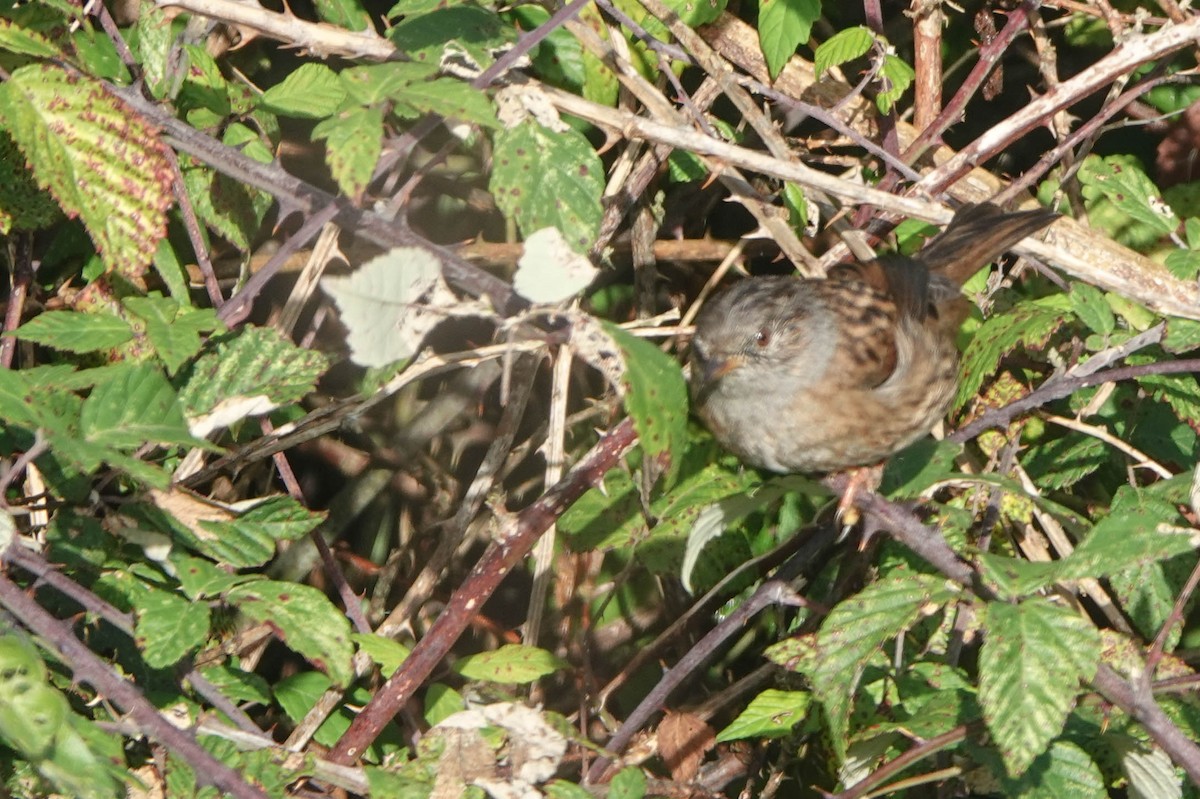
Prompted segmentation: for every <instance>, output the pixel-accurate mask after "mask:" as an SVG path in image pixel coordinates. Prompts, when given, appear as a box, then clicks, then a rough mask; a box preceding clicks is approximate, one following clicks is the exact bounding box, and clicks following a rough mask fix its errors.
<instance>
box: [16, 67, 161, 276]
mask: <svg viewBox="0 0 1200 799" xmlns="http://www.w3.org/2000/svg"><path fill="white" fill-rule="evenodd" d="M0 124H3V126H4V127H5V128H6V129H7V130H8V132H9V133H10V134H11V135H12V137H13V139H14V140H15V141H16V142H17V146H19V147H20V148H21V151H22V152H23V153H24V154H25V157H26V159H27V160H28V162H29V165H30V166H31V168H32V169H33V174H34V177H35V178H36V179H37V182H38V184H39V185H40V186H42V187H43V188H45V189H46V190H48V191H49V192H50V193H51V194H52V195H53V196H54V197H55V199H57V200H58V202H59V204H60V205H61V206H62V208H63V210H64V211H65V212H66V213H67V214H68V215H70V216H78V217H79V218H80V219H81V220H82V221H83V224H84V226H85V227H86V228H87V231H88V235H90V236H91V237H92V241H93V242H94V243H95V245H96V249H97V250H98V251H99V252H100V255H101V256H102V257H103V259H104V263H105V266H106V267H108V268H109V269H113V270H116V271H119V272H121V273H122V274H126V275H134V276H136V275H140V274H141V272H142V270H143V269H144V267H145V266H146V265H147V264H149V263H150V260H151V259H152V258H153V257H154V253H155V250H156V249H157V248H158V242H159V241H160V240H161V239H162V238H163V236H165V235H166V222H167V217H166V212H167V208H169V207H170V205H171V203H172V201H173V200H172V195H171V179H172V177H171V168H170V164H169V162H168V161H167V157H166V150H165V147H164V145H163V144H162V142H161V140H160V139H159V138H158V135H157V133H156V131H154V129H152V128H151V127H150V126H149V125H147V124H146V123H145V122H144V121H143V120H142V118H141V117H140V116H139V115H138V114H137V113H135V112H134V111H133V109H131V108H129V107H128V106H126V105H125V104H124V103H123V102H122V101H120V100H118V99H117V98H116V97H114V96H113V95H111V94H109V93H108V91H107V90H106V89H105V88H104V87H103V85H102V84H100V83H99V82H97V81H95V80H93V79H91V78H88V77H86V76H84V75H80V74H76V73H69V72H67V71H66V70H63V69H62V68H60V67H57V66H52V65H50V64H31V65H28V66H24V67H20V68H18V69H16V70H14V71H13V72H12V75H11V76H10V77H9V79H8V80H6V81H4V83H3V84H0Z"/></svg>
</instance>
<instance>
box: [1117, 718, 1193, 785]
mask: <svg viewBox="0 0 1200 799" xmlns="http://www.w3.org/2000/svg"><path fill="white" fill-rule="evenodd" d="M1105 737H1106V739H1107V742H1108V745H1109V746H1111V747H1112V748H1113V749H1114V750H1115V751H1116V753H1117V755H1118V756H1119V757H1120V758H1121V768H1122V770H1124V772H1125V776H1126V778H1128V780H1129V796H1130V798H1131V799H1182V797H1183V781H1182V779H1181V776H1180V773H1179V772H1177V771H1176V769H1175V764H1174V763H1172V762H1171V758H1170V757H1169V756H1168V755H1167V753H1166V752H1164V751H1163V750H1161V749H1158V748H1150V747H1147V746H1146V745H1145V744H1143V743H1142V742H1140V741H1138V740H1136V739H1134V738H1129V737H1126V736H1122V735H1115V734H1111V733H1110V734H1109V735H1107V736H1105Z"/></svg>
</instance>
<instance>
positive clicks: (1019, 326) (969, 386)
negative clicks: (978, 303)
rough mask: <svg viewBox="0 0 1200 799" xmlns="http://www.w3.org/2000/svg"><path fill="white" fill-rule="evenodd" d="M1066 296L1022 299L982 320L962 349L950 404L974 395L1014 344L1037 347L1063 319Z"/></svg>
mask: <svg viewBox="0 0 1200 799" xmlns="http://www.w3.org/2000/svg"><path fill="white" fill-rule="evenodd" d="M1067 311H1070V300H1068V299H1067V298H1066V297H1064V296H1062V295H1059V294H1056V295H1053V296H1050V297H1043V298H1041V299H1037V300H1030V301H1027V302H1023V303H1021V304H1020V305H1018V306H1016V307H1015V308H1013V309H1012V310H1011V311H1009V312H1008V313H1005V314H1002V315H1000V316H996V317H993V318H991V319H989V320H987V321H986V322H984V323H983V324H982V325H981V326H980V327H979V330H977V331H976V332H975V336H974V337H973V338H972V339H971V343H970V344H968V345H967V350H966V352H964V353H963V365H962V376H961V378H960V380H959V383H958V394H957V395H956V396H955V398H954V407H956V408H960V407H962V406H963V404H965V403H966V402H967V400H969V399H971V398H972V397H974V396H975V393H976V392H977V391H979V388H980V386H982V385H983V382H984V380H986V379H987V378H989V377H992V376H994V375H995V374H996V372H997V371H998V369H999V366H1000V359H1001V358H1003V357H1004V356H1005V355H1007V354H1008V353H1009V352H1011V351H1012V350H1013V349H1014V348H1016V347H1018V346H1025V347H1030V348H1033V349H1037V348H1040V347H1042V346H1044V345H1045V344H1046V342H1047V341H1049V340H1050V336H1051V334H1053V333H1054V331H1056V330H1058V328H1060V327H1061V326H1062V325H1063V324H1064V323H1065V322H1066V321H1067V319H1066V313H1065V312H1067Z"/></svg>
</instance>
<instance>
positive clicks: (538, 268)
mask: <svg viewBox="0 0 1200 799" xmlns="http://www.w3.org/2000/svg"><path fill="white" fill-rule="evenodd" d="M599 271H600V270H598V269H596V267H594V266H592V262H591V261H589V260H588V259H587V258H586V257H584V256H583V255H580V254H579V253H577V252H575V251H574V250H573V249H571V247H570V246H569V245H568V244H567V242H566V241H564V240H563V237H562V233H561V232H559V230H558V229H557V228H552V227H548V228H543V229H541V230H538V231H535V232H534V233H532V234H531V235H530V236H529V237H528V238H526V239H525V247H524V250H523V251H522V253H521V257H520V258H519V259H518V260H517V271H516V274H515V275H513V289H514V290H515V291H516V292H517V293H518V294H520V295H521V296H522V297H524V298H525V299H527V300H529V301H530V302H535V303H554V302H562V301H563V300H566V299H569V298H570V297H574V296H575V295H576V294H578V293H579V292H581V291H583V290H584V289H585V288H587V287H588V286H590V285H591V284H592V281H593V280H595V279H596V275H597V274H599Z"/></svg>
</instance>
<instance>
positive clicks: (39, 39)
mask: <svg viewBox="0 0 1200 799" xmlns="http://www.w3.org/2000/svg"><path fill="white" fill-rule="evenodd" d="M0 50H7V51H9V52H10V53H17V54H19V55H27V56H32V57H33V58H63V57H64V56H63V53H62V51H61V50H60V49H59V48H58V45H56V44H54V42H52V41H50V40H49V39H47V38H46V37H45V36H43V35H42V34H41V33H38V32H37V31H35V30H30V29H28V28H23V27H21V26H20V25H18V24H17V23H16V22H13V21H12V20H10V19H0Z"/></svg>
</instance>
